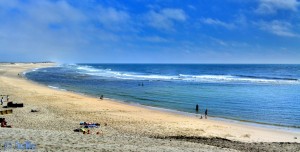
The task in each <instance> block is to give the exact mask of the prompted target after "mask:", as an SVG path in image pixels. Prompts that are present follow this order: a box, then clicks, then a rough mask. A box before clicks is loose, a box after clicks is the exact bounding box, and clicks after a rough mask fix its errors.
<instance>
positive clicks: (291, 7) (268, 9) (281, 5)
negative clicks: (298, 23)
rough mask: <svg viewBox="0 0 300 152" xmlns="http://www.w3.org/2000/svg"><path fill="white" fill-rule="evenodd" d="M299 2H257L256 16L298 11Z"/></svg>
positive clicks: (266, 0)
mask: <svg viewBox="0 0 300 152" xmlns="http://www.w3.org/2000/svg"><path fill="white" fill-rule="evenodd" d="M299 5H300V2H299V1H297V0H259V5H258V8H257V9H256V10H255V12H256V13H257V14H263V15H269V14H276V13H277V12H278V11H281V10H286V11H294V12H297V11H298V7H299Z"/></svg>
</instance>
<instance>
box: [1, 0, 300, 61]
mask: <svg viewBox="0 0 300 152" xmlns="http://www.w3.org/2000/svg"><path fill="white" fill-rule="evenodd" d="M299 9H300V1H298V0H119V1H117V0H0V61H45V60H47V61H49V60H50V61H56V62H66V63H300V12H299V11H300V10H299Z"/></svg>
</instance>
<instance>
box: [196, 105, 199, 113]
mask: <svg viewBox="0 0 300 152" xmlns="http://www.w3.org/2000/svg"><path fill="white" fill-rule="evenodd" d="M196 111H197V112H198V111H199V105H198V104H196Z"/></svg>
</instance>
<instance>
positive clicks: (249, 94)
mask: <svg viewBox="0 0 300 152" xmlns="http://www.w3.org/2000/svg"><path fill="white" fill-rule="evenodd" d="M26 76H27V78H29V79H31V80H33V81H37V82H39V83H42V84H45V85H48V86H51V87H55V88H61V89H66V90H69V91H75V92H80V93H84V94H88V95H92V96H95V97H99V96H100V95H104V97H108V98H113V99H119V100H122V101H125V102H133V103H139V104H143V105H148V106H154V107H161V108H167V109H173V110H179V111H184V112H189V113H196V111H195V105H196V104H199V106H200V111H199V113H202V114H203V113H204V110H205V109H206V108H207V109H208V111H209V115H211V116H216V117H222V118H228V119H235V120H241V121H249V122H256V123H263V124H270V125H280V126H288V127H297V128H300V65H194V64H193V65H176V64H163V65H161V64H77V65H62V66H59V67H52V68H46V69H38V70H35V71H32V72H29V73H27V74H26Z"/></svg>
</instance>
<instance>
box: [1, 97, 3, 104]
mask: <svg viewBox="0 0 300 152" xmlns="http://www.w3.org/2000/svg"><path fill="white" fill-rule="evenodd" d="M1 105H3V97H2V98H1Z"/></svg>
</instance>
